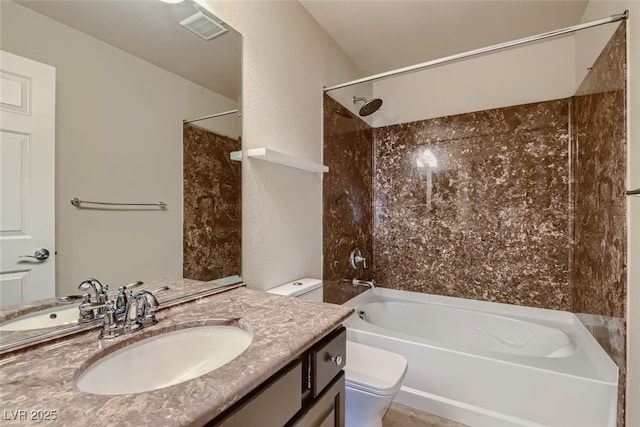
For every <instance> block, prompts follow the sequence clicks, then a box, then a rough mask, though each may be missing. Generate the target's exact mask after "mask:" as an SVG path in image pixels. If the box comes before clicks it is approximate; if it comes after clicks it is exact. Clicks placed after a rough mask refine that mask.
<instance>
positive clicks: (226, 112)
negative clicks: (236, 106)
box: [182, 110, 238, 125]
mask: <svg viewBox="0 0 640 427" xmlns="http://www.w3.org/2000/svg"><path fill="white" fill-rule="evenodd" d="M237 112H238V110H229V111H225V112H223V113H216V114H210V115H208V116H203V117H198V118H197V119H191V120H183V121H182V124H185V125H186V124H187V123H193V122H199V121H200V120H206V119H213V118H214V117H222V116H228V115H229V114H234V113H237Z"/></svg>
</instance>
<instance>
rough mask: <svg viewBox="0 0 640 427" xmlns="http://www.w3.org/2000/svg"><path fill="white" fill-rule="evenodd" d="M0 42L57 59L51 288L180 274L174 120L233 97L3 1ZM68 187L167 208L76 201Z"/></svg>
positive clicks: (88, 195) (177, 129)
mask: <svg viewBox="0 0 640 427" xmlns="http://www.w3.org/2000/svg"><path fill="white" fill-rule="evenodd" d="M2 49H3V50H7V51H9V52H12V53H15V54H18V55H21V56H25V57H28V58H31V59H34V60H36V61H39V62H43V63H46V64H50V65H53V66H54V67H56V74H57V87H56V96H57V98H56V250H57V256H56V288H57V292H58V293H59V294H68V293H77V289H76V287H77V285H78V283H79V282H80V281H81V280H82V279H85V278H87V277H96V278H97V279H99V280H101V281H104V282H106V283H109V284H111V285H112V287H114V286H117V285H118V284H122V283H128V282H130V281H133V280H137V279H143V280H144V279H146V278H151V277H157V276H159V275H175V276H178V277H181V276H182V120H183V119H185V118H193V117H199V116H203V115H206V114H211V113H214V112H219V111H224V110H227V109H232V108H237V103H236V102H234V101H232V100H229V99H227V98H223V97H221V96H220V95H217V94H214V93H213V92H210V91H208V90H206V89H204V88H202V87H200V86H197V85H195V84H193V83H191V82H189V81H187V80H185V79H183V78H180V77H178V76H176V75H174V74H171V73H169V72H167V71H165V70H162V69H160V68H158V67H155V66H153V65H151V64H149V63H147V62H144V61H142V60H140V59H138V58H136V57H133V56H131V55H129V54H127V53H125V52H123V51H120V50H118V49H115V48H113V47H111V46H109V45H107V44H105V43H103V42H100V41H98V40H96V39H94V38H91V37H88V36H86V35H84V34H82V33H79V32H77V31H75V30H73V29H71V28H69V27H67V26H64V25H62V24H59V23H57V22H55V21H52V20H50V19H48V18H45V17H43V16H42V15H39V14H37V13H34V12H32V11H31V10H29V9H26V8H24V7H22V6H19V5H17V4H15V3H12V2H6V1H3V2H2ZM221 132H222V133H225V134H232V135H233V134H237V132H238V129H237V125H235V122H234V123H232V124H231V126H230V127H227V128H226V129H223V130H221ZM73 197H78V198H80V199H85V200H96V201H133V202H157V201H164V202H166V203H167V204H168V209H167V210H166V211H160V210H158V209H153V210H150V211H115V212H114V211H110V212H109V211H101V210H88V209H82V210H81V209H77V208H75V207H73V206H71V204H70V203H69V201H70V200H71V199H72V198H73Z"/></svg>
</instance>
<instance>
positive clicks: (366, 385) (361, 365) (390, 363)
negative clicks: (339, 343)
mask: <svg viewBox="0 0 640 427" xmlns="http://www.w3.org/2000/svg"><path fill="white" fill-rule="evenodd" d="M406 370H407V359H406V358H405V357H404V356H402V355H400V354H396V353H392V352H390V351H386V350H382V349H379V348H375V347H370V346H367V345H363V344H359V343H356V342H353V341H349V340H347V364H346V365H345V367H344V373H345V385H346V387H348V388H353V389H356V390H361V391H364V392H366V393H370V394H374V395H377V396H388V395H392V394H395V393H396V392H397V391H398V388H399V387H400V383H401V381H402V379H403V378H404V374H405V372H406Z"/></svg>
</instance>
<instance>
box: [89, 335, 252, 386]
mask: <svg viewBox="0 0 640 427" xmlns="http://www.w3.org/2000/svg"><path fill="white" fill-rule="evenodd" d="M252 339H253V338H252V336H251V334H249V333H248V332H247V331H245V330H244V329H241V328H238V327H235V326H198V327H193V328H186V329H179V330H177V331H172V332H167V333H164V334H160V335H155V336H153V337H150V338H147V339H144V340H142V341H138V342H136V343H134V344H131V345H128V346H127V347H124V348H121V349H120V350H117V351H115V352H113V353H111V354H108V355H107V356H105V357H103V358H101V359H100V360H98V361H97V362H95V363H94V364H93V365H91V366H89V367H88V368H87V369H85V370H84V371H83V372H82V373H80V375H79V376H78V377H77V378H76V386H77V387H78V388H79V389H80V390H82V391H85V392H87V393H93V394H104V395H116V394H130V393H140V392H143V391H151V390H157V389H160V388H164V387H169V386H171V385H174V384H179V383H181V382H184V381H188V380H191V379H193V378H196V377H199V376H201V375H204V374H206V373H208V372H211V371H213V370H215V369H217V368H219V367H221V366H223V365H225V364H226V363H228V362H230V361H232V360H233V359H235V358H236V357H238V356H239V355H240V354H241V353H242V352H243V351H244V350H245V349H246V348H247V347H249V344H251V341H252Z"/></svg>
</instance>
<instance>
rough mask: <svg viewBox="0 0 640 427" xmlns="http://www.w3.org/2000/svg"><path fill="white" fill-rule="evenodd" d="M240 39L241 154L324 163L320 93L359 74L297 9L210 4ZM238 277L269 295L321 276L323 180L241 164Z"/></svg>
mask: <svg viewBox="0 0 640 427" xmlns="http://www.w3.org/2000/svg"><path fill="white" fill-rule="evenodd" d="M203 3H204V4H205V5H206V7H208V8H210V9H211V11H213V12H214V13H215V14H216V15H218V16H220V17H221V18H222V19H223V20H225V21H226V22H228V23H229V24H230V25H231V26H233V27H234V28H236V29H237V30H238V31H239V32H240V33H242V35H243V82H242V90H243V129H242V135H243V148H244V149H248V148H255V147H268V148H272V149H275V150H278V151H281V152H283V153H287V154H290V155H294V156H297V157H300V158H302V159H305V160H310V161H314V162H321V161H322V134H321V129H322V87H323V86H327V85H329V84H334V83H339V82H340V81H346V80H350V79H353V78H356V77H360V75H359V73H358V70H357V69H356V68H355V67H354V66H353V65H352V64H350V62H349V61H348V59H347V58H346V56H345V55H344V54H343V53H340V51H339V49H338V48H337V45H336V44H335V43H334V42H333V40H332V39H331V38H330V37H329V36H328V35H327V33H326V32H325V31H324V30H323V29H322V28H321V27H320V25H319V24H318V23H317V22H316V21H315V20H314V19H313V18H312V17H311V16H310V15H309V14H308V13H307V12H306V10H305V9H304V8H303V7H302V6H301V5H300V4H299V3H297V2H293V1H280V2H278V1H276V2H260V1H256V2H244V1H243V2H214V1H211V2H206V1H204V0H203ZM242 203H243V206H242V220H243V229H242V246H243V251H242V254H243V256H242V274H243V279H244V281H245V282H246V283H247V285H248V286H249V287H251V288H256V289H268V288H271V287H273V286H275V285H278V284H281V283H285V282H289V281H291V280H295V279H297V278H302V277H317V278H320V277H322V276H321V273H322V271H321V269H322V243H321V242H322V176H321V175H320V174H312V173H308V172H304V171H299V170H296V169H291V168H287V167H283V166H278V165H272V164H267V163H264V162H261V161H259V160H245V161H244V162H243V165H242Z"/></svg>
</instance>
